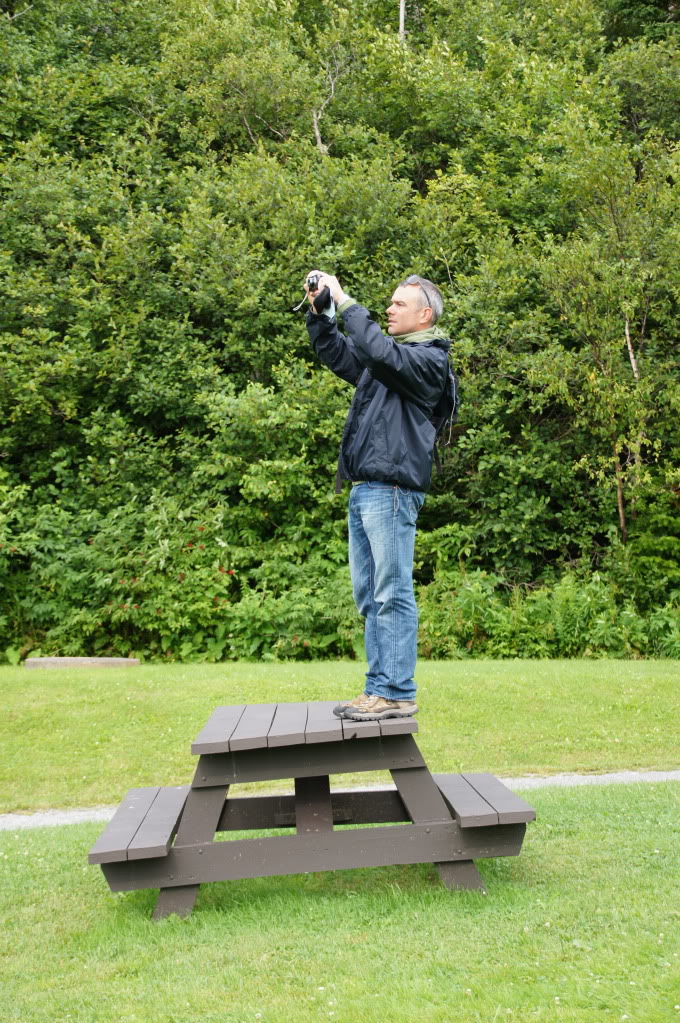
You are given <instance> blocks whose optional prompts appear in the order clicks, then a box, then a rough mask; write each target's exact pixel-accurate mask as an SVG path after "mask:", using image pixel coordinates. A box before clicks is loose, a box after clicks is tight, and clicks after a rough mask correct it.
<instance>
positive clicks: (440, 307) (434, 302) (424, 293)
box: [399, 274, 444, 324]
mask: <svg viewBox="0 0 680 1023" xmlns="http://www.w3.org/2000/svg"><path fill="white" fill-rule="evenodd" d="M407 286H414V287H418V288H420V295H419V297H418V306H417V308H418V309H425V308H429V309H431V310H432V323H433V324H435V323H436V322H437V320H438V319H439V317H440V316H441V314H442V313H443V312H444V299H443V297H442V293H441V291H440V290H439V288H438V287H437V285H436V284H433V283H432V281H428V279H427V277H419V276H418V274H411V276H410V277H407V278H406V280H405V281H402V282H401V284H400V285H399V287H400V288H404V287H407Z"/></svg>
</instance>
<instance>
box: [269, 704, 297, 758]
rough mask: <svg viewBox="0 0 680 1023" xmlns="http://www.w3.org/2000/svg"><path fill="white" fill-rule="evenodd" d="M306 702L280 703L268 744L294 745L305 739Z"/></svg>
mask: <svg viewBox="0 0 680 1023" xmlns="http://www.w3.org/2000/svg"><path fill="white" fill-rule="evenodd" d="M306 726H307V704H306V703H279V704H277V707H276V713H275V714H274V720H273V721H272V723H271V726H270V729H269V732H268V733H267V745H268V746H272V747H274V746H294V745H296V744H297V743H299V742H304V741H305V728H306Z"/></svg>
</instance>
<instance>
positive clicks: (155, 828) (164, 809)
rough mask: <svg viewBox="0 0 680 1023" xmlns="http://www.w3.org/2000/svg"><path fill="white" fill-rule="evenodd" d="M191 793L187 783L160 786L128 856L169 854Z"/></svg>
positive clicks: (139, 856) (131, 843)
mask: <svg viewBox="0 0 680 1023" xmlns="http://www.w3.org/2000/svg"><path fill="white" fill-rule="evenodd" d="M188 794H189V786H188V785H172V786H170V787H166V788H161V789H159V790H158V795H157V796H156V798H155V799H154V801H153V803H152V804H151V806H150V807H149V812H148V813H147V815H146V817H145V818H144V820H143V821H142V823H141V825H140V827H139V830H138V831H137V833H136V835H135V837H134V838H133V839H132V841H131V842H130V844H129V846H128V859H129V860H146V859H150V858H151V857H153V856H167V854H168V849H169V848H170V845H171V843H172V839H173V837H174V835H175V832H176V831H177V825H178V823H179V818H180V814H181V813H182V807H183V806H184V803H185V802H186V798H187V795H188Z"/></svg>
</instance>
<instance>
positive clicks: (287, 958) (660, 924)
mask: <svg viewBox="0 0 680 1023" xmlns="http://www.w3.org/2000/svg"><path fill="white" fill-rule="evenodd" d="M525 795H526V796H527V798H529V799H530V800H531V802H532V803H533V805H534V806H535V807H536V810H537V812H538V818H537V820H536V821H535V822H534V823H533V824H530V825H529V826H528V830H527V836H526V840H525V843H524V848H523V851H522V853H521V854H520V856H518V857H512V858H507V859H502V860H501V859H496V860H486V861H481V862H480V863H479V866H480V870H481V872H482V874H483V876H484V879H485V882H486V885H487V889H488V894H487V895H486V896H483V895H481V894H479V893H476V892H451V891H447V890H446V889H445V888H444V887H443V886H442V885H441V884H439V882H438V879H437V875H436V873H435V871H434V869H433V868H432V867H431V866H427V865H416V866H407V867H384V868H381V869H371V870H354V871H337V872H333V873H327V874H308V875H302V876H299V875H298V876H286V877H269V878H260V879H254V880H248V881H237V882H231V883H216V884H212V885H204V886H203V887H202V888H201V891H200V892H199V896H198V901H197V904H196V908H195V910H194V912H193V914H192V916H190V917H188V918H187V919H184V920H179V919H178V918H177V917H169V918H167V919H165V920H162V921H160V922H159V923H153V922H152V921H151V919H150V914H151V909H152V906H153V902H154V899H155V896H156V892H152V891H141V892H131V893H124V894H121V895H113V894H111V892H110V891H109V889H108V887H107V886H106V883H105V881H104V878H103V875H102V873H101V870H100V869H99V867H96V866H88V864H87V862H86V856H87V850H88V848H89V846H90V845H91V844H92V843H93V841H94V840H95V838H96V836H97V834H98V832H99V830H100V827H101V825H96V824H88V825H73V826H66V827H59V828H42V829H36V830H31V831H13V832H4V833H0V973H1V974H2V976H0V1000H1V1003H2V1004H1V1007H0V1018H1V1019H2V1021H3V1023H113V1021H126V1023H127V1021H132V1023H318V1021H325V1023H363V1021H369V1023H406V1021H408V1023H410V1021H418V1023H482V1021H483V1023H499V1021H501V1020H516V1021H518V1023H520V1021H521V1023H528V1021H534V1020H538V1021H542V1023H548V1021H550V1023H600V1021H607V1023H609V1021H612V1023H613V1021H617V1023H618V1021H619V1020H621V1021H623V1020H627V1021H629V1023H670V1021H677V1020H678V1019H679V1018H680V1009H678V1008H677V1006H678V1005H680V969H679V964H680V959H679V958H678V955H679V952H680V943H679V941H678V936H679V931H680V900H679V899H678V895H679V894H680V890H679V889H680V856H679V849H680V834H679V831H678V820H679V818H680V798H679V797H680V785H678V784H677V783H666V784H654V785H650V784H642V783H640V784H637V785H611V786H597V787H593V786H590V787H587V788H572V789H557V788H553V789H541V790H537V791H533V792H529V793H525ZM396 826H397V827H398V826H399V825H396Z"/></svg>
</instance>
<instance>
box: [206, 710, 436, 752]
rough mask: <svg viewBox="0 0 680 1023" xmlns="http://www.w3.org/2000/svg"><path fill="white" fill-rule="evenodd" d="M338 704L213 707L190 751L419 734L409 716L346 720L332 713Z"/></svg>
mask: <svg viewBox="0 0 680 1023" xmlns="http://www.w3.org/2000/svg"><path fill="white" fill-rule="evenodd" d="M337 704H338V701H337V700H321V701H308V702H306V703H242V704H236V705H234V706H224V707H217V708H216V709H215V710H214V711H213V712H212V714H211V715H210V718H209V719H208V721H207V722H206V724H205V727H204V728H203V729H202V730H201V732H200V733H199V734H198V735H197V736H196V738H195V740H194V741H193V743H192V744H191V752H192V753H196V754H199V755H206V754H210V753H235V752H237V751H239V750H249V749H265V748H274V747H279V746H295V745H304V744H307V743H318V742H343V741H345V740H348V739H369V738H381V737H382V736H389V735H406V734H409V733H412V732H417V731H418V723H417V721H416V720H415V719H414V718H412V717H407V718H385V719H384V720H383V721H349V720H347V719H344V718H338V717H336V716H335V715H334V714H333V708H334V707H336V706H337Z"/></svg>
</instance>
